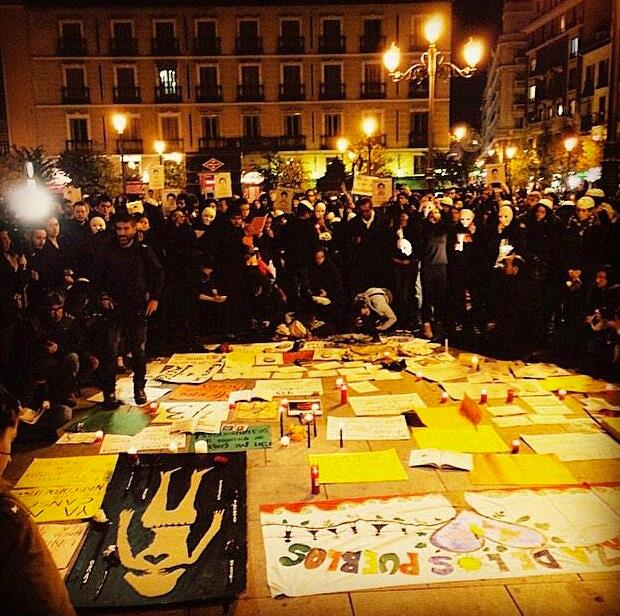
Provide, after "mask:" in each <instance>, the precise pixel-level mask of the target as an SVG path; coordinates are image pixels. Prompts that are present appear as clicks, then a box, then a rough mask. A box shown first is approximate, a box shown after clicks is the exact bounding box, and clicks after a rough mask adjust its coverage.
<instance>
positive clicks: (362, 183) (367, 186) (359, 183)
mask: <svg viewBox="0 0 620 616" xmlns="http://www.w3.org/2000/svg"><path fill="white" fill-rule="evenodd" d="M378 180H379V178H375V177H373V176H371V175H356V176H355V177H354V178H353V188H352V189H351V192H352V193H353V194H355V195H363V196H365V197H372V192H373V186H374V183H375V182H376V181H378Z"/></svg>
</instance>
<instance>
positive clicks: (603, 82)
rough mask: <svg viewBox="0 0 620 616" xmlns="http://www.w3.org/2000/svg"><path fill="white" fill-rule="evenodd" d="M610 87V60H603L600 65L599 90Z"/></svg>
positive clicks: (597, 85)
mask: <svg viewBox="0 0 620 616" xmlns="http://www.w3.org/2000/svg"><path fill="white" fill-rule="evenodd" d="M608 85H609V60H601V61H600V62H599V63H598V81H597V83H596V87H597V88H605V87H607V86H608Z"/></svg>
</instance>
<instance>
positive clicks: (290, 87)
mask: <svg viewBox="0 0 620 616" xmlns="http://www.w3.org/2000/svg"><path fill="white" fill-rule="evenodd" d="M278 98H279V100H281V101H305V100H306V87H305V85H304V84H303V83H281V84H280V90H279V93H278Z"/></svg>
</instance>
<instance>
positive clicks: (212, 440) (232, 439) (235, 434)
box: [196, 424, 271, 453]
mask: <svg viewBox="0 0 620 616" xmlns="http://www.w3.org/2000/svg"><path fill="white" fill-rule="evenodd" d="M196 440H205V441H206V442H207V451H208V452H209V453H217V452H223V451H246V450H248V449H267V448H270V447H271V427H270V426H265V425H258V426H237V425H235V424H224V425H222V430H221V432H220V433H219V434H205V435H201V436H200V437H197V438H196Z"/></svg>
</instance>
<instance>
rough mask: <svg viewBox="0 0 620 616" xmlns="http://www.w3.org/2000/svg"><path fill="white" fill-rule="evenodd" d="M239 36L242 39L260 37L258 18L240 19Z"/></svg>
mask: <svg viewBox="0 0 620 616" xmlns="http://www.w3.org/2000/svg"><path fill="white" fill-rule="evenodd" d="M239 38H240V39H241V40H243V39H246V40H256V39H258V19H240V20H239Z"/></svg>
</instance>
